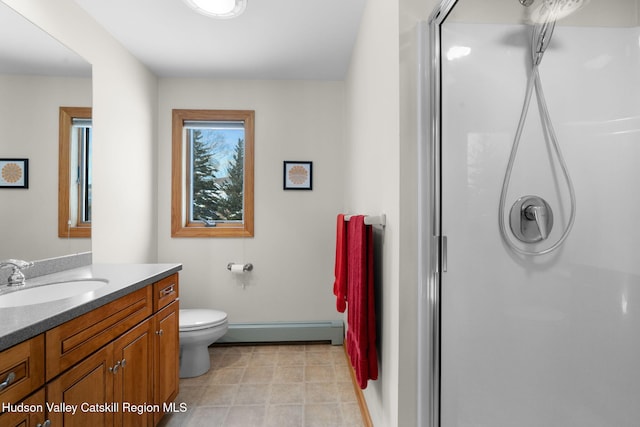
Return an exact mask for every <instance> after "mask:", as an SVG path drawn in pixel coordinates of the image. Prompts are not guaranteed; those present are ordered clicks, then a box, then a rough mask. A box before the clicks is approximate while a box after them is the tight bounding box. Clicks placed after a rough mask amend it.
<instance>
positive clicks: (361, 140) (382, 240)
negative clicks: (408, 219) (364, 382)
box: [345, 0, 400, 426]
mask: <svg viewBox="0 0 640 427" xmlns="http://www.w3.org/2000/svg"><path fill="white" fill-rule="evenodd" d="M398 33H399V30H398V4H397V3H396V2H388V1H383V0H370V1H369V2H368V3H367V5H366V8H365V11H364V15H363V17H362V21H361V24H360V31H359V35H358V39H357V42H356V45H355V49H354V53H353V57H352V60H351V65H350V68H349V73H348V77H347V80H346V85H347V122H348V124H349V126H348V128H347V155H348V160H347V163H348V165H349V168H348V170H347V175H346V181H345V182H347V183H348V187H347V192H346V194H345V197H346V198H345V205H346V208H347V209H346V210H347V211H348V212H357V213H362V214H372V215H375V214H380V213H385V214H386V215H387V226H386V228H385V229H384V231H383V232H382V233H381V235H380V236H378V237H379V238H378V239H376V243H377V245H378V247H377V252H379V253H380V254H381V255H380V256H381V258H379V259H380V260H381V264H382V265H381V266H379V267H378V268H377V270H378V271H379V273H380V274H379V276H378V277H377V278H376V286H377V287H378V290H377V293H376V295H377V297H378V299H377V301H376V304H377V306H378V308H377V315H378V324H379V326H378V342H379V343H378V348H379V354H378V358H379V360H380V367H379V379H378V380H377V381H370V382H369V384H368V386H367V388H366V389H365V390H364V395H365V398H366V400H367V405H368V407H369V411H370V413H371V417H372V421H373V423H374V425H378V426H393V425H397V417H398V369H399V313H400V310H399V309H400V307H399V263H400V260H399V256H398V255H399V244H400V234H399V233H400V199H399V193H400V181H399V174H400V156H399V91H398V84H399V66H398V59H399V53H398V51H399V42H398Z"/></svg>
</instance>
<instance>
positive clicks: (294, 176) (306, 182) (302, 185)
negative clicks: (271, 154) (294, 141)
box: [283, 160, 313, 190]
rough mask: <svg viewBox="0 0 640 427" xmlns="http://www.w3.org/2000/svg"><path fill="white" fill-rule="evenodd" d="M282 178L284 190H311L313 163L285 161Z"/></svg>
mask: <svg viewBox="0 0 640 427" xmlns="http://www.w3.org/2000/svg"><path fill="white" fill-rule="evenodd" d="M283 178H284V189H285V190H312V189H313V162H307V161H293V160H285V161H284V172H283Z"/></svg>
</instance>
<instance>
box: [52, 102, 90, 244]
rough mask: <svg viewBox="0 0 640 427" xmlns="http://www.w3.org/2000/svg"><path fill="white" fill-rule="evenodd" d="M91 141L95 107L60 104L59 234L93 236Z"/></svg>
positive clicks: (62, 235) (61, 235)
mask: <svg viewBox="0 0 640 427" xmlns="http://www.w3.org/2000/svg"><path fill="white" fill-rule="evenodd" d="M91 141H92V127H91V108H88V107H60V124H59V156H58V236H59V237H65V238H66V237H91V169H92V164H91V151H92V150H91Z"/></svg>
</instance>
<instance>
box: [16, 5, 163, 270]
mask: <svg viewBox="0 0 640 427" xmlns="http://www.w3.org/2000/svg"><path fill="white" fill-rule="evenodd" d="M3 1H4V2H5V3H6V4H7V5H9V6H10V7H12V8H13V9H15V10H16V11H17V12H19V13H21V14H22V15H23V16H25V17H26V18H27V19H29V20H31V21H32V22H34V23H35V24H36V25H38V26H39V27H41V28H42V29H43V30H45V31H46V32H48V33H49V34H51V35H52V36H53V37H54V38H56V39H58V40H59V41H60V42H61V43H63V44H64V45H66V46H67V47H69V48H70V49H71V50H73V51H75V52H76V53H78V54H79V55H80V56H82V57H83V58H85V59H86V60H87V61H88V62H89V63H91V65H92V67H93V102H94V109H93V125H94V144H95V146H94V153H93V154H94V170H93V181H94V182H93V196H94V200H93V206H92V209H93V211H92V215H93V218H92V221H93V222H92V250H93V259H94V261H96V262H149V261H155V259H156V256H157V253H156V235H155V231H156V215H155V212H156V192H155V191H156V186H155V173H156V168H155V147H154V140H155V128H156V127H155V120H156V114H155V112H156V103H157V81H156V78H155V77H154V76H153V75H152V74H151V73H150V72H149V71H148V70H147V69H146V68H145V67H144V66H143V65H142V64H141V63H140V62H139V61H138V60H137V59H136V58H134V57H133V56H132V55H131V54H130V53H129V52H128V51H127V50H125V49H124V48H123V47H122V46H121V45H120V44H119V43H118V42H117V41H116V40H115V39H114V38H113V37H112V36H111V35H110V34H108V33H107V32H106V31H105V30H104V29H103V28H102V27H100V26H99V25H98V24H97V23H96V22H95V21H94V20H93V18H91V17H90V16H89V15H88V14H87V13H86V12H85V11H84V10H83V9H81V8H80V7H79V6H78V5H77V4H76V3H75V2H74V1H73V0H59V1H55V2H52V1H49V0H3ZM123 190H126V191H123Z"/></svg>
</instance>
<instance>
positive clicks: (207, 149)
mask: <svg viewBox="0 0 640 427" xmlns="http://www.w3.org/2000/svg"><path fill="white" fill-rule="evenodd" d="M172 140H173V141H172V171H171V199H172V200H171V237H252V236H253V164H254V163H253V150H254V112H253V111H244V110H242V111H240V110H228V111H227V110H173V131H172Z"/></svg>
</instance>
